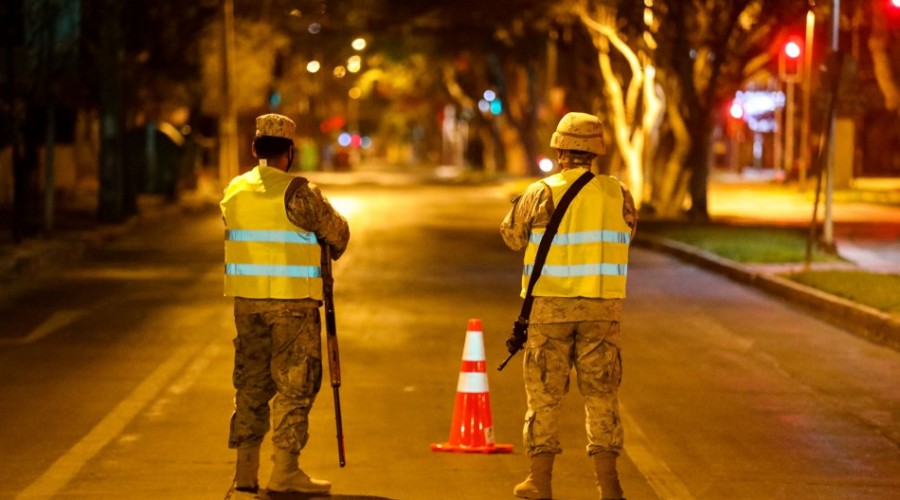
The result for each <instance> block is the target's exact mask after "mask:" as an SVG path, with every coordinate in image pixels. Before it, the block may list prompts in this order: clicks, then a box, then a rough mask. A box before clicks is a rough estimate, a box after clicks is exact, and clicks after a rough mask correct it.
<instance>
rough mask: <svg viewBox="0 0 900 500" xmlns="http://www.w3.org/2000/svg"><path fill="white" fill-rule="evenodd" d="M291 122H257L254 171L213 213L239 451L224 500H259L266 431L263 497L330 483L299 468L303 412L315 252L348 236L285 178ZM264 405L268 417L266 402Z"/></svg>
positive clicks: (312, 195) (311, 192)
mask: <svg viewBox="0 0 900 500" xmlns="http://www.w3.org/2000/svg"><path fill="white" fill-rule="evenodd" d="M294 127H295V125H294V122H293V121H292V120H291V119H290V118H288V117H286V116H282V115H277V114H267V115H263V116H260V117H258V118H257V119H256V138H255V139H254V140H253V155H254V156H256V157H257V158H258V159H259V165H257V166H256V167H255V168H253V169H252V170H250V171H249V172H247V173H245V174H243V175H239V176H237V177H235V178H234V179H232V181H231V183H230V184H229V185H228V187H227V188H226V189H225V196H224V197H223V198H222V201H221V203H220V207H221V209H222V216H223V219H224V220H225V295H227V296H231V297H234V320H235V325H236V329H237V337H235V339H234V349H235V356H234V373H233V376H232V379H233V383H234V387H235V391H236V392H235V398H234V406H235V408H234V414H233V415H232V417H231V432H230V434H229V438H228V445H229V447H230V448H234V449H236V450H237V464H236V468H235V469H236V470H235V476H234V482H233V485H232V487H231V490H230V491H229V494H228V496H227V498H232V499H237V498H257V496H256V494H257V493H258V489H259V487H258V484H257V474H258V472H259V453H260V444H261V443H262V441H263V438H264V437H265V435H266V433H267V432H268V430H269V426H270V420H271V421H272V422H273V423H274V429H273V431H272V448H273V450H274V451H273V455H272V460H273V461H274V467H273V468H272V475H271V478H270V480H269V484H268V487H267V489H268V490H269V491H275V492H302V493H326V494H327V493H328V492H329V491H330V489H331V483H329V482H328V481H324V480H320V479H314V478H311V477H309V476H308V475H307V474H306V473H305V472H303V470H302V469H300V467H299V464H298V460H299V456H300V451H301V450H302V449H303V448H304V446H305V445H306V442H307V439H308V438H309V432H308V430H309V411H310V409H311V408H312V404H313V401H314V400H315V398H316V394H317V393H318V391H319V387H320V386H321V383H322V341H321V328H322V327H321V320H320V319H319V307H320V306H321V305H322V292H323V289H322V274H321V267H320V266H321V262H322V261H321V258H322V248H321V246H320V245H323V244H324V245H328V246H329V247H330V249H331V255H332V256H333V258H334V259H337V258H339V257H340V256H341V255H342V254H343V253H344V250H346V248H347V243H348V241H349V239H350V230H349V227H348V225H347V221H346V219H344V217H342V216H341V215H340V214H339V213H338V212H337V211H336V210H335V209H334V208H332V206H331V204H330V203H329V202H328V200H327V199H326V198H325V197H324V196H323V195H322V193H321V192H320V191H319V188H318V187H317V186H316V185H314V184H312V183H310V182H309V181H307V180H306V179H304V178H302V177H296V176H294V175H291V174H289V173H288V170H289V169H290V165H291V161H292V160H293V157H294V153H293V151H294V147H293V146H294V143H293V138H294ZM270 400H271V417H270V410H269V402H270Z"/></svg>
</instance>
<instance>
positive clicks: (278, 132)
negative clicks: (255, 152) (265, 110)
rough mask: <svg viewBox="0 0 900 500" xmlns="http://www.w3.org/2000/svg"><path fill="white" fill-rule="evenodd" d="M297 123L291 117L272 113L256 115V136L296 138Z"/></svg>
mask: <svg viewBox="0 0 900 500" xmlns="http://www.w3.org/2000/svg"><path fill="white" fill-rule="evenodd" d="M295 128H296V125H295V124H294V122H293V120H291V119H290V118H288V117H286V116H283V115H277V114H275V113H270V114H267V115H262V116H258V117H256V137H263V136H265V137H281V138H284V139H288V140H290V141H293V140H294V129H295Z"/></svg>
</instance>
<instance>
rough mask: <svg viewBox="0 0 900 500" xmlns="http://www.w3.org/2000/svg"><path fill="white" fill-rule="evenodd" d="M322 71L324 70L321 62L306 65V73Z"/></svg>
mask: <svg viewBox="0 0 900 500" xmlns="http://www.w3.org/2000/svg"><path fill="white" fill-rule="evenodd" d="M320 69H322V64H321V63H319V61H315V60H313V61H310V62H308V63H306V71H309V72H310V73H318V72H319V70H320Z"/></svg>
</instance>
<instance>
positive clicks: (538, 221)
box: [500, 182, 553, 251]
mask: <svg viewBox="0 0 900 500" xmlns="http://www.w3.org/2000/svg"><path fill="white" fill-rule="evenodd" d="M512 203H513V206H512V208H511V209H510V211H509V213H508V214H506V217H505V218H504V219H503V222H502V223H501V224H500V235H501V236H502V237H503V241H504V242H505V243H506V246H508V247H509V248H511V249H513V250H516V251H519V250H524V249H525V247H527V246H528V238H529V237H530V236H531V228H532V227H545V226H546V225H547V223H548V222H550V214H552V213H553V197H552V195H551V192H550V187H549V186H547V185H546V184H544V183H543V182H535V183H534V184H532V185H530V186H528V189H526V190H525V192H524V193H522V194H521V195H519V196H516V197H515V198H513V200H512Z"/></svg>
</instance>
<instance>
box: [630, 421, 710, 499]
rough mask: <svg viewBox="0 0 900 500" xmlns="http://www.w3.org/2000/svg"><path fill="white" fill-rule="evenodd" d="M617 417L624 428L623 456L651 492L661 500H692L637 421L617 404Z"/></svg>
mask: <svg viewBox="0 0 900 500" xmlns="http://www.w3.org/2000/svg"><path fill="white" fill-rule="evenodd" d="M619 417H620V418H621V419H622V425H624V426H625V429H626V433H627V436H628V437H627V440H626V445H625V450H624V451H625V454H626V455H628V457H629V458H631V461H632V462H634V465H635V466H636V467H637V468H638V470H639V471H640V472H641V474H642V475H643V476H644V478H646V479H647V482H648V483H650V486H651V487H652V488H653V491H655V492H656V496H658V497H659V498H660V499H662V500H694V496H693V495H691V492H690V491H688V489H687V486H685V485H684V483H682V482H681V479H679V477H678V476H677V475H676V474H675V473H674V472H672V469H670V468H669V466H668V465H666V463H665V462H664V461H663V460H662V459H661V458H659V457H657V456H656V454H654V453H653V451H652V447H651V446H650V440H649V439H648V438H647V435H646V434H644V431H643V430H641V428H640V427H639V426H638V424H637V421H635V420H634V418H633V417H632V416H631V414H630V413H628V412H627V411H626V410H625V407H624V406H623V405H622V404H621V403H620V404H619Z"/></svg>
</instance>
